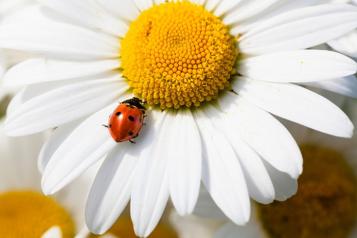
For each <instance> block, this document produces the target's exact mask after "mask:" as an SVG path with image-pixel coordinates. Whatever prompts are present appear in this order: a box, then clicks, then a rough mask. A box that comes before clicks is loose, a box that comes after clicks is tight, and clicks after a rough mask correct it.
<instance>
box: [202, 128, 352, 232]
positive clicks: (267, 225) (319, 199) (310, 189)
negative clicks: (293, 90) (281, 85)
mask: <svg viewBox="0 0 357 238" xmlns="http://www.w3.org/2000/svg"><path fill="white" fill-rule="evenodd" d="M293 130H294V131H295V132H296V133H294V135H296V136H297V140H298V141H299V143H301V144H303V146H302V148H303V152H304V153H303V154H304V159H305V161H306V162H305V165H306V166H307V167H306V168H305V170H304V173H303V175H302V176H301V179H300V180H299V184H300V185H299V191H298V193H297V195H296V196H295V197H293V198H292V199H291V200H288V201H287V202H285V203H277V204H274V206H271V205H268V206H266V207H265V206H263V207H261V206H259V207H260V209H259V208H257V207H256V209H254V210H255V212H253V216H252V219H251V220H250V222H249V223H248V224H247V225H246V226H236V225H235V224H233V223H231V222H228V223H226V224H225V225H223V226H221V228H219V229H218V230H217V232H216V234H215V235H214V236H213V237H214V238H233V237H234V238H236V237H238V238H239V237H242V238H269V237H272V236H271V235H269V234H270V232H277V231H279V232H283V233H280V236H281V235H282V236H290V235H291V234H299V232H300V231H291V232H290V233H289V234H286V231H287V230H288V229H291V227H292V222H291V218H293V220H294V221H293V224H294V225H293V226H295V227H296V229H301V230H304V232H305V233H304V234H305V236H307V237H326V234H324V232H326V231H327V232H329V237H346V238H354V237H356V235H357V224H356V220H357V211H356V204H357V202H356V201H355V200H356V199H357V196H356V195H357V191H356V189H355V188H356V187H355V184H356V176H357V163H356V157H357V149H356V142H357V137H356V136H355V137H354V138H353V139H352V140H344V139H335V138H331V137H326V136H325V135H322V134H320V133H314V132H312V131H311V130H304V128H301V127H293ZM326 153H328V154H326ZM341 160H342V161H345V162H347V164H348V165H349V168H348V169H346V167H345V166H346V164H345V162H344V163H342V162H341ZM316 163H321V168H323V170H326V171H327V170H328V172H327V173H325V172H324V171H323V170H322V172H321V171H318V170H315V169H314V168H313V166H315V165H316ZM331 164H334V165H331ZM332 166H335V167H338V169H336V170H331V167H332ZM304 167H305V166H304ZM350 170H352V171H353V172H354V175H355V176H354V180H350V178H351V177H350V174H349V172H351V171H350ZM346 171H347V172H346ZM341 172H344V174H343V175H341ZM324 173H325V174H324ZM336 176H337V177H338V179H336ZM347 178H348V179H347ZM349 186H351V187H352V188H354V191H351V190H348V189H347V188H348V187H349ZM353 194H354V195H353ZM202 196H203V197H205V196H207V195H206V194H203V195H202ZM304 199H308V201H304ZM351 199H353V200H351ZM206 200H207V198H206ZM304 203H305V205H304ZM209 204H210V203H205V204H203V205H201V207H200V210H199V211H201V214H203V215H205V216H209V217H211V218H212V217H213V218H214V219H216V220H217V216H215V217H214V216H213V215H212V214H217V208H215V207H214V206H213V205H212V203H211V204H210V205H209ZM350 206H352V207H350ZM287 207H290V209H291V210H290V212H289V214H287V213H286V212H284V211H286V208H287ZM203 208H204V209H205V211H204V210H202V209H203ZM307 209H309V211H307ZM207 210H208V211H210V213H207ZM287 210H288V209H287ZM296 211H297V212H296ZM351 211H352V212H351ZM268 212H270V213H271V212H274V213H275V214H276V216H274V219H272V216H269V218H268V217H267V215H268V214H269V213H268ZM302 215H304V216H305V222H302V220H301V219H302ZM282 216H285V217H286V218H284V219H285V223H284V228H283V227H281V228H280V229H279V227H277V226H275V225H274V222H273V223H272V222H267V219H269V220H274V221H275V222H279V220H280V219H281V218H282ZM314 216H315V217H314ZM322 216H323V217H322ZM219 218H220V219H221V220H222V217H219ZM264 219H265V221H264ZM226 220H227V219H226ZM353 224H354V225H353ZM312 226H313V227H315V228H314V229H313V230H312V229H311V227H312ZM287 227H289V228H287ZM323 228H325V229H323ZM321 229H323V230H321ZM284 230H285V233H284ZM267 231H270V232H267ZM309 232H316V234H314V235H313V234H311V233H309ZM284 234H285V235H284Z"/></svg>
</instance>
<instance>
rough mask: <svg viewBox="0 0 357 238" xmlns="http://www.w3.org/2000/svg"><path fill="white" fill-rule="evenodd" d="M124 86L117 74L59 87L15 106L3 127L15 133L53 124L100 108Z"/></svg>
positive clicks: (14, 134) (118, 94) (41, 128)
mask: <svg viewBox="0 0 357 238" xmlns="http://www.w3.org/2000/svg"><path fill="white" fill-rule="evenodd" d="M120 86H121V87H120ZM126 90H127V85H126V84H125V83H124V82H122V83H120V78H119V76H114V77H111V78H107V79H97V80H90V81H84V82H79V83H76V84H73V85H68V86H64V87H60V88H58V89H55V90H52V91H49V92H47V93H44V94H43V95H40V96H38V97H35V98H33V99H31V100H29V101H27V102H26V103H24V104H22V105H21V106H20V107H18V108H16V109H15V110H14V111H13V112H12V113H11V114H10V115H9V116H8V118H7V120H6V131H7V133H8V134H9V135H13V136H16V135H25V134H32V133H35V132H39V131H43V130H45V129H48V128H52V127H56V126H58V125H61V124H64V123H67V122H70V121H72V120H75V119H78V118H81V117H83V116H86V115H88V114H90V113H92V112H95V111H97V110H99V109H101V108H103V107H104V106H106V105H108V104H109V103H112V102H113V101H115V100H116V99H117V98H118V97H119V96H120V95H122V94H123V93H124V92H125V91H126ZM108 115H109V114H108Z"/></svg>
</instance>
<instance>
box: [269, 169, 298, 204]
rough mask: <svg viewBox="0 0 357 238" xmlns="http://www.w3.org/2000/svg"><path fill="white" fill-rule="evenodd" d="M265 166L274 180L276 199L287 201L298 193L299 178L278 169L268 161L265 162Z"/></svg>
mask: <svg viewBox="0 0 357 238" xmlns="http://www.w3.org/2000/svg"><path fill="white" fill-rule="evenodd" d="M265 167H266V168H267V170H268V172H269V175H270V178H271V180H272V181H273V184H274V189H275V199H276V200H278V201H285V200H286V199H288V198H290V197H291V196H293V195H295V194H296V192H297V190H298V182H297V179H294V178H292V177H291V176H289V175H288V174H286V173H282V172H280V171H278V170H276V169H275V168H274V167H272V166H271V165H270V164H268V163H265Z"/></svg>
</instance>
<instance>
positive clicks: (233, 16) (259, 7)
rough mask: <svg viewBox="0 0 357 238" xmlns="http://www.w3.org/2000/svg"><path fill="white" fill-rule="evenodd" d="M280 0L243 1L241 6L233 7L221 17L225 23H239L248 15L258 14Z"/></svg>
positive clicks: (248, 16)
mask: <svg viewBox="0 0 357 238" xmlns="http://www.w3.org/2000/svg"><path fill="white" fill-rule="evenodd" d="M278 2H281V0H249V1H245V2H243V4H241V6H238V7H235V8H234V10H231V11H230V12H229V13H228V14H227V15H226V16H224V18H223V22H224V23H225V24H227V25H231V24H239V22H242V21H244V20H246V19H248V18H250V17H253V16H256V15H259V13H261V12H262V11H265V10H267V9H268V8H270V7H272V6H273V5H274V4H276V3H278Z"/></svg>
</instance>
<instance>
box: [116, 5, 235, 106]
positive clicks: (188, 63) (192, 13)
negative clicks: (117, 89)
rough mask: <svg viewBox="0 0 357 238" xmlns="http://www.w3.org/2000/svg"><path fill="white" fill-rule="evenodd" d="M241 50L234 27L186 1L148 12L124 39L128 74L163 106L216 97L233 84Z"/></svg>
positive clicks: (139, 89) (145, 96)
mask: <svg viewBox="0 0 357 238" xmlns="http://www.w3.org/2000/svg"><path fill="white" fill-rule="evenodd" d="M237 53H238V52H237V49H236V47H235V39H234V37H232V36H231V35H230V34H229V29H228V27H227V26H225V25H224V24H223V22H222V21H221V20H220V19H219V18H218V17H216V16H214V15H213V14H212V13H210V12H208V11H206V10H205V9H204V8H203V7H202V6H199V5H195V4H192V3H189V2H185V1H184V2H170V3H163V4H160V5H155V6H153V7H152V8H150V9H148V10H146V11H144V12H142V13H141V15H140V16H139V17H138V19H136V20H135V21H134V22H132V24H131V25H130V28H129V31H128V33H127V34H126V36H125V37H124V39H123V40H122V42H121V61H122V68H123V75H124V77H126V78H127V80H128V82H129V85H130V86H131V87H132V89H133V92H134V94H135V95H137V96H138V97H141V98H142V99H143V100H145V101H146V102H147V103H148V104H149V105H160V107H161V108H162V109H166V108H176V109H178V108H180V107H192V106H196V107H198V106H200V105H201V104H202V103H203V102H205V101H210V100H212V99H214V98H216V97H217V96H218V94H219V92H220V91H221V90H223V89H225V88H228V87H229V85H230V83H229V81H230V78H231V74H232V73H233V66H234V64H235V60H236V56H237Z"/></svg>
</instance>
